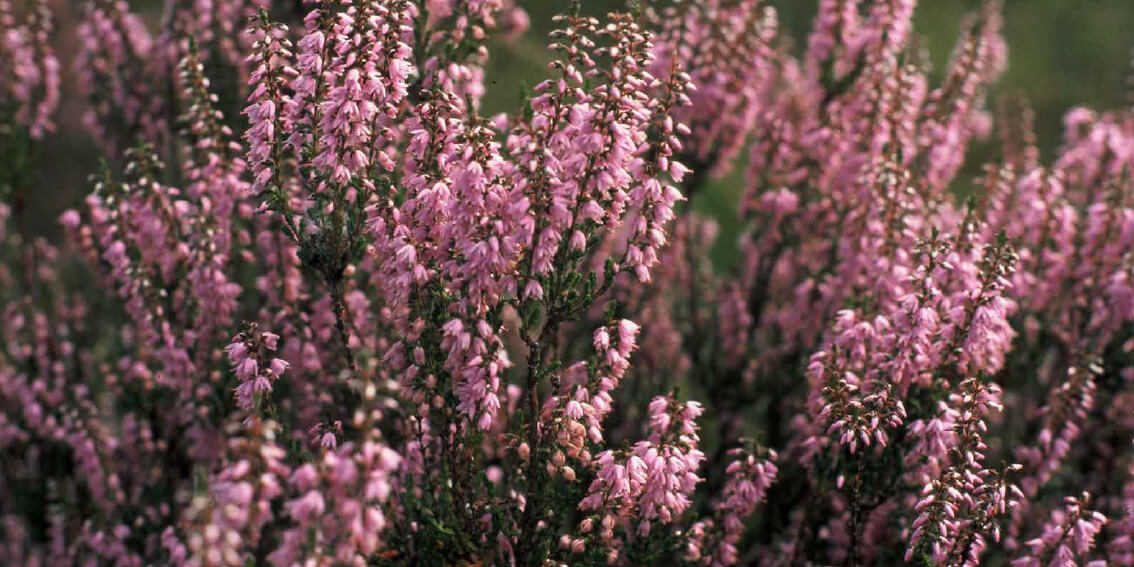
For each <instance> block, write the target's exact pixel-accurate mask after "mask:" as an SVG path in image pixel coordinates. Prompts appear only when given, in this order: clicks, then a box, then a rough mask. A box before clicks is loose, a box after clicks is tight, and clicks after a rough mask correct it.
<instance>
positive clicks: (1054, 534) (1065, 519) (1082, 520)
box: [1012, 492, 1106, 567]
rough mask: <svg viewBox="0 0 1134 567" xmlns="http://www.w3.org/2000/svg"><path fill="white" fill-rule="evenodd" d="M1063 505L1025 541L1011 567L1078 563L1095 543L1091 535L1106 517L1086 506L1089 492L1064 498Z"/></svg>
mask: <svg viewBox="0 0 1134 567" xmlns="http://www.w3.org/2000/svg"><path fill="white" fill-rule="evenodd" d="M1064 502H1065V503H1066V506H1065V507H1064V508H1062V509H1056V510H1053V511H1052V513H1051V518H1049V519H1048V521H1047V523H1046V524H1044V527H1043V532H1042V534H1041V535H1040V537H1038V538H1035V539H1032V540H1029V541H1028V542H1026V544H1025V545H1027V547H1028V550H1027V553H1026V554H1025V555H1022V556H1020V557H1018V558H1016V559H1014V560H1013V561H1012V567H1040V566H1041V565H1052V566H1055V567H1069V566H1072V565H1078V564H1080V561H1082V560H1084V559H1085V556H1086V554H1087V553H1088V552H1089V551H1090V550H1091V548H1092V547H1093V546H1094V543H1095V535H1096V534H1098V533H1099V531H1101V530H1102V528H1103V525H1104V524H1106V516H1103V515H1102V514H1100V513H1098V512H1095V511H1092V510H1090V509H1088V508H1087V505H1088V504H1089V503H1090V495H1089V494H1087V493H1085V492H1084V493H1083V495H1082V496H1080V497H1079V498H1074V497H1070V496H1069V497H1067V498H1066V499H1064Z"/></svg>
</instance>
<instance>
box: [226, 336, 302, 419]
mask: <svg viewBox="0 0 1134 567" xmlns="http://www.w3.org/2000/svg"><path fill="white" fill-rule="evenodd" d="M278 341H279V336H278V335H276V334H274V333H269V332H266V331H261V330H260V329H259V327H257V326H256V325H255V324H250V325H248V326H247V327H246V328H245V329H244V330H243V331H241V332H240V334H238V335H236V337H234V338H233V340H232V343H230V344H229V345H228V346H227V347H226V348H225V351H226V352H227V353H228V360H229V362H230V363H231V364H232V368H233V371H234V372H235V374H236V378H237V380H238V381H239V383H240V385H239V386H237V387H236V405H237V407H239V408H240V409H242V410H245V411H249V412H252V413H253V415H254V414H255V413H256V412H257V411H259V408H260V403H261V402H262V401H263V400H264V399H265V398H267V397H268V396H269V395H270V393H271V391H272V383H273V382H275V381H276V380H278V379H279V377H280V375H282V374H283V373H284V372H285V371H287V369H288V367H289V365H288V363H287V362H286V361H284V360H282V359H279V358H269V356H270V355H269V354H268V353H269V352H270V351H275V350H276V345H277V344H278Z"/></svg>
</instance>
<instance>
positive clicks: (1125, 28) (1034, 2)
mask: <svg viewBox="0 0 1134 567" xmlns="http://www.w3.org/2000/svg"><path fill="white" fill-rule="evenodd" d="M517 2H518V3H519V4H520V5H522V6H523V7H524V8H525V9H526V10H527V11H528V13H529V15H530V17H531V23H532V27H531V29H530V30H529V32H528V33H527V34H526V35H525V36H524V37H522V38H520V39H518V40H516V41H513V42H510V43H496V44H494V45H493V46H492V56H491V57H492V58H491V62H490V66H489V69H488V72H487V81H488V83H489V85H488V92H489V94H488V95H487V96H486V99H485V102H484V104H485V110H486V111H487V112H499V111H508V110H513V109H515V108H517V105H518V104H519V103H520V99H521V92H522V87H523V86H524V85H532V84H535V83H536V82H538V81H539V80H541V79H542V78H543V77H544V76H545V74H546V64H547V62H548V60H549V58H548V52H547V49H546V43H547V41H546V34H547V32H548V30H549V29H550V28H551V23H552V22H551V17H552V16H553V15H554V14H555V13H557V12H561V11H566V10H568V9H569V7H570V2H569V1H568V0H517ZM817 3H818V0H774V1H773V4H774V5H775V7H776V8H777V9H778V11H779V13H780V19H781V22H782V28H783V32H784V33H786V34H790V35H791V37H793V38H794V39H795V46H796V51H798V50H799V49H800V48H801V46H803V45H805V43H806V42H805V38H806V34H807V32H808V30H809V29H810V22H811V19H812V17H813V16H814V13H815V9H816V5H817ZM78 4H79V3H78V2H77V1H74V0H62V1H60V2H58V3H57V5H60V6H68V7H70V8H69V9H64V10H62V11H61V12H62V13H61V16H60V19H61V21H60V23H59V33H60V41H61V43H62V46H61V48H60V53H61V56H62V57H63V59H64V61H63V65H64V69H65V70H67V71H69V70H70V69H71V67H70V65H71V55H72V54H73V53H74V50H73V45H74V39H73V32H74V27H73V26H74V16H75V14H74V13H75V12H76V11H77V9H76V8H74V6H76V5H78ZM162 4H163V2H162V0H131V5H132V6H133V7H134V8H135V9H137V10H139V11H140V12H142V13H143V14H144V15H145V16H146V18H147V20H148V21H149V22H150V23H151V24H152V27H153V28H155V29H156V27H157V25H158V22H159V20H160V11H161V5H162ZM623 5H625V0H583V6H584V10H585V11H587V12H591V13H595V14H599V13H602V12H606V11H609V10H612V9H617V8H618V7H620V6H623ZM979 5H980V0H921V1H920V2H919V5H918V8H917V12H916V14H917V16H916V23H915V29H916V31H917V33H918V34H919V35H921V36H922V37H923V45H925V46H926V47H927V48H928V50H929V52H930V55H931V60H932V62H933V78H934V80H939V79H940V76H941V73H942V71H943V69H944V67H945V65H946V63H947V61H948V59H949V55H950V53H951V52H952V50H953V44H954V42H955V41H956V39H957V37H958V35H959V30H960V25H961V19H962V17H963V15H964V14H965V13H967V12H969V11H972V10H975V9H977V8H978V7H979ZM1004 19H1005V27H1004V35H1005V36H1006V38H1007V41H1008V48H1009V68H1008V71H1007V73H1006V74H1005V75H1004V76H1003V77H1002V78H1001V80H1000V82H999V83H998V84H997V85H996V87H995V89H994V90H993V92H992V93H991V98H990V101H995V100H996V97H997V96H999V95H1000V94H1005V93H1016V92H1021V93H1025V94H1026V96H1027V97H1028V98H1029V99H1030V101H1031V103H1032V105H1033V108H1034V109H1035V111H1036V130H1037V134H1038V137H1039V140H1040V145H1041V147H1042V149H1043V154H1044V157H1045V158H1050V156H1051V155H1052V154H1053V153H1054V151H1055V149H1056V148H1057V147H1058V145H1059V143H1060V140H1061V136H1062V133H1061V118H1062V116H1063V114H1064V113H1065V112H1066V111H1067V110H1068V109H1069V108H1071V107H1073V106H1076V105H1084V106H1088V107H1092V108H1097V109H1109V108H1115V107H1117V106H1119V105H1121V104H1123V102H1124V98H1125V96H1126V95H1125V93H1126V87H1125V77H1126V76H1127V74H1128V70H1129V69H1130V65H1129V62H1130V50H1131V47H1134V33H1132V30H1134V0H1005V3H1004ZM64 88H65V90H66V93H67V95H68V96H65V97H64V108H63V109H62V112H61V117H60V120H59V122H60V125H59V135H56V136H53V137H52V139H51V141H50V143H49V144H48V146H47V147H46V148H45V149H44V154H43V156H42V159H43V161H42V164H43V170H42V171H43V177H42V182H43V183H42V187H38V188H36V189H37V191H36V194H37V195H38V196H40V197H42V198H36V199H34V203H33V206H34V208H35V209H36V212H37V213H39V215H38V216H37V217H34V218H41V219H43V225H42V230H43V232H45V233H51V232H54V230H55V225H56V223H55V219H57V218H58V214H59V212H60V211H61V210H62V209H63V208H65V207H68V206H74V205H76V204H77V203H78V202H79V200H80V199H81V198H82V196H83V195H85V194H86V193H87V191H88V187H87V183H86V177H87V175H89V174H90V173H91V172H93V171H94V169H95V168H96V167H97V160H98V155H97V152H96V150H95V148H94V147H93V145H92V144H91V141H90V139H89V138H88V136H87V135H86V133H85V132H84V130H83V129H82V128H81V126H80V123H79V117H80V112H81V109H82V101H81V100H80V99H79V97H78V96H76V95H75V90H74V82H73V76H71V73H68V76H67V77H66V80H65V87H64ZM972 153H973V154H974V155H972V156H971V159H970V163H972V164H974V167H971V168H970V169H969V170H967V171H968V173H965V174H963V175H962V177H961V178H960V179H959V180H958V182H959V183H960V184H965V183H968V182H969V180H970V179H971V177H972V176H973V175H974V173H975V172H976V171H978V169H976V166H979V163H980V162H981V161H983V158H984V157H985V156H988V155H989V148H988V147H987V146H984V147H982V146H981V145H979V144H978V145H977V146H976V147H974V149H973V151H972ZM743 185H744V181H743V177H742V176H741V175H739V174H734V175H733V176H731V177H729V178H727V179H722V180H718V181H716V182H715V183H714V184H713V186H712V187H711V188H710V190H707V191H704V192H702V193H701V195H700V196H699V197H698V200H697V202H696V203H694V206H696V207H697V208H698V209H699V210H702V211H705V212H708V213H710V214H712V215H714V216H715V217H717V219H718V220H719V221H720V223H721V238H720V241H719V243H718V247H717V248H716V249H715V250H714V256H715V259H716V260H717V264H718V266H720V267H722V268H727V266H729V265H730V264H732V262H733V261H734V259H735V252H734V246H733V242H734V241H735V237H736V235H737V233H738V230H739V227H738V226H737V223H736V220H735V214H734V210H735V200H736V196H737V195H738V194H739V193H740V192H741V191H742V190H743ZM38 190H42V191H43V193H39V191H38Z"/></svg>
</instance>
